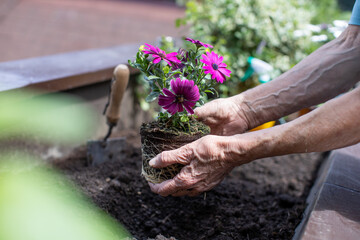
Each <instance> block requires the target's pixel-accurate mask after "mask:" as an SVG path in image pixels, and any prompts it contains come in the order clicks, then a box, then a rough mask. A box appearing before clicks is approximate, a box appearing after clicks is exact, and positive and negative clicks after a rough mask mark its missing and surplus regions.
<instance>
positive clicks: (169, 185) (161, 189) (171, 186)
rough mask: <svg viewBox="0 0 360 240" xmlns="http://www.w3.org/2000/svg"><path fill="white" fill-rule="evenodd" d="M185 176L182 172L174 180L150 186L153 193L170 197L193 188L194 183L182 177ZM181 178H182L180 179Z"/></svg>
mask: <svg viewBox="0 0 360 240" xmlns="http://www.w3.org/2000/svg"><path fill="white" fill-rule="evenodd" d="M182 175H183V174H181V172H180V173H179V174H178V175H176V176H175V177H174V178H173V179H170V180H166V181H164V182H162V183H159V184H152V183H151V184H150V183H149V185H150V188H151V191H153V192H154V193H157V194H159V195H161V196H164V197H166V196H169V195H172V194H174V193H176V192H179V191H182V190H184V189H188V188H191V186H192V185H193V183H192V182H191V181H187V180H186V179H188V178H186V177H181V176H182ZM179 176H180V177H179Z"/></svg>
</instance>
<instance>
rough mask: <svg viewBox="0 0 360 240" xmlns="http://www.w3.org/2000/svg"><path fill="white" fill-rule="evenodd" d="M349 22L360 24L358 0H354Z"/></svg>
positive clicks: (359, 0) (359, 3) (359, 4)
mask: <svg viewBox="0 0 360 240" xmlns="http://www.w3.org/2000/svg"><path fill="white" fill-rule="evenodd" d="M349 24H353V25H360V0H356V2H355V5H354V8H353V11H352V14H351V18H350V22H349Z"/></svg>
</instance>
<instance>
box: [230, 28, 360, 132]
mask: <svg viewBox="0 0 360 240" xmlns="http://www.w3.org/2000/svg"><path fill="white" fill-rule="evenodd" d="M359 62H360V26H354V25H349V27H348V28H347V29H346V30H345V31H344V33H343V34H342V35H341V36H340V37H339V38H338V39H335V40H333V41H331V42H330V43H328V44H326V45H324V46H322V47H321V48H319V49H318V50H317V51H315V52H314V53H312V54H311V55H309V56H308V57H307V58H305V59H304V60H303V61H301V62H300V63H299V64H297V65H296V66H295V67H294V68H292V69H291V70H289V71H288V72H286V73H284V74H282V75H281V76H279V77H278V78H276V79H274V80H273V81H271V82H269V83H266V84H263V85H260V86H258V87H256V88H253V89H250V90H248V91H246V92H244V93H242V94H239V95H237V96H235V97H233V99H234V100H235V101H236V102H237V103H239V106H240V108H241V111H244V113H245V115H246V118H247V121H248V125H249V129H251V128H253V127H256V126H258V125H260V124H262V123H264V122H267V121H270V120H276V119H278V118H280V117H283V116H286V115H288V114H290V113H293V112H295V111H297V110H300V109H302V108H304V107H309V106H312V105H316V104H319V103H322V102H324V101H326V100H328V99H331V98H333V97H335V96H337V95H339V94H340V93H343V92H345V91H347V90H349V89H350V88H351V87H353V86H354V84H355V83H356V82H357V81H359V80H360V67H359Z"/></svg>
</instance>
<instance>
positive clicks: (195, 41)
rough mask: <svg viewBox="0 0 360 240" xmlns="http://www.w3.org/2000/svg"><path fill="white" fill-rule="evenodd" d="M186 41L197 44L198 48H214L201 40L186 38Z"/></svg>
mask: <svg viewBox="0 0 360 240" xmlns="http://www.w3.org/2000/svg"><path fill="white" fill-rule="evenodd" d="M185 40H186V41H189V42H192V43H193V44H195V45H196V46H197V47H205V48H213V46H212V45H210V44H206V43H202V42H200V41H199V40H194V39H192V38H185Z"/></svg>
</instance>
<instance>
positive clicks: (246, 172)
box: [55, 132, 324, 239]
mask: <svg viewBox="0 0 360 240" xmlns="http://www.w3.org/2000/svg"><path fill="white" fill-rule="evenodd" d="M126 136H127V140H128V148H127V152H126V156H125V157H124V156H122V158H121V159H120V158H114V159H113V160H112V161H111V162H106V163H104V164H102V165H100V166H96V167H94V166H91V165H89V164H88V163H87V160H86V148H85V147H79V148H78V149H76V150H74V152H73V153H72V154H71V155H70V156H68V157H66V158H65V159H62V160H57V162H55V165H56V166H57V167H58V168H60V169H61V171H62V172H64V173H65V174H66V175H67V176H68V177H69V178H70V179H71V180H73V181H74V183H75V184H76V185H78V186H80V188H81V189H82V190H83V192H84V193H85V194H86V195H88V196H89V197H90V198H91V199H92V200H93V202H94V203H95V204H96V205H98V206H99V207H100V208H102V209H103V210H105V211H106V212H108V213H109V214H110V215H111V216H113V217H114V218H116V219H117V220H118V221H119V222H120V223H121V224H123V225H124V226H125V227H126V228H127V229H128V231H129V232H130V233H131V234H132V235H133V237H134V238H135V239H149V238H150V239H152V238H156V239H291V237H292V236H293V234H294V231H295V228H296V226H297V225H298V224H299V222H300V221H301V219H302V213H303V211H304V209H305V207H306V204H305V200H306V197H307V195H308V193H309V190H310V188H311V186H312V184H313V181H314V179H315V177H316V173H317V169H318V167H319V164H320V163H321V161H322V159H324V154H323V153H309V154H295V155H287V156H280V157H272V158H266V159H261V160H257V161H254V162H252V163H249V164H246V165H243V166H240V167H237V168H235V169H234V170H233V171H232V172H231V174H230V175H229V176H228V177H227V178H226V179H225V180H224V181H223V182H222V183H221V184H220V185H218V186H217V187H216V188H214V189H213V190H211V191H209V192H207V193H206V194H203V195H201V196H198V197H193V198H191V197H181V198H175V197H161V196H158V195H156V194H154V193H152V192H151V191H150V188H149V186H148V184H147V182H146V181H145V180H144V179H143V178H142V177H141V176H140V173H141V150H140V137H139V134H138V133H136V132H135V133H134V132H126ZM162 236H164V237H162Z"/></svg>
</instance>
